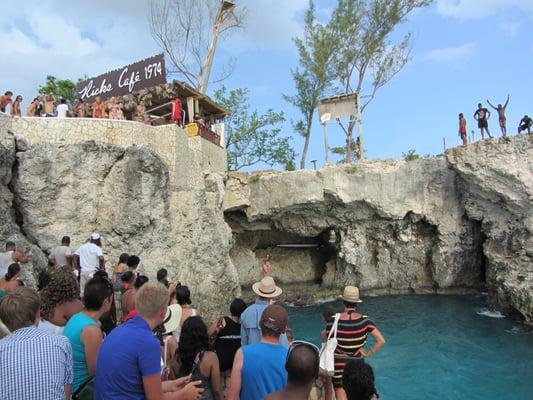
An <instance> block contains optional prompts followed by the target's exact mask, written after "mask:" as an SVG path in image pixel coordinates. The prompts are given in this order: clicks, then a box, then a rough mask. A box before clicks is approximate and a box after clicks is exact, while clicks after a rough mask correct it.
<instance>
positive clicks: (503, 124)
mask: <svg viewBox="0 0 533 400" xmlns="http://www.w3.org/2000/svg"><path fill="white" fill-rule="evenodd" d="M506 122H507V119H506V118H500V128H505V123H506Z"/></svg>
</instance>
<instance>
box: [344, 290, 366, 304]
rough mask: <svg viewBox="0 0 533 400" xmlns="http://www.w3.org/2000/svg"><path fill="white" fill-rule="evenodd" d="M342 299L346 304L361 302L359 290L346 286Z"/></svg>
mask: <svg viewBox="0 0 533 400" xmlns="http://www.w3.org/2000/svg"><path fill="white" fill-rule="evenodd" d="M342 299H343V300H344V301H347V302H348V303H362V302H363V300H361V299H360V298H359V288H358V287H355V286H346V287H345V288H344V293H343V294H342Z"/></svg>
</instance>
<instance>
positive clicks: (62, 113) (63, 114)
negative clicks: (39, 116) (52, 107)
mask: <svg viewBox="0 0 533 400" xmlns="http://www.w3.org/2000/svg"><path fill="white" fill-rule="evenodd" d="M67 113H68V105H67V101H66V100H65V99H61V104H60V105H58V106H57V118H67Z"/></svg>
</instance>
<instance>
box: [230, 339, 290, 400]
mask: <svg viewBox="0 0 533 400" xmlns="http://www.w3.org/2000/svg"><path fill="white" fill-rule="evenodd" d="M242 353H243V357H244V359H243V365H242V372H241V374H242V387H241V396H240V400H257V399H263V398H264V397H265V396H266V395H267V394H269V393H273V392H278V391H280V390H282V389H283V388H284V387H285V385H286V384H287V371H286V370H285V361H286V359H287V349H286V348H285V347H283V346H282V345H279V344H270V343H264V342H259V343H255V344H252V345H249V346H243V347H242Z"/></svg>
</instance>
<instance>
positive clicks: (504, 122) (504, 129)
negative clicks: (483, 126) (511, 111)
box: [487, 95, 509, 137]
mask: <svg viewBox="0 0 533 400" xmlns="http://www.w3.org/2000/svg"><path fill="white" fill-rule="evenodd" d="M487 103H489V106H491V107H492V108H494V109H495V110H496V111H497V112H498V119H499V121H500V129H501V130H502V135H503V136H504V137H505V135H507V118H505V109H506V108H507V104H509V95H507V100H506V101H505V104H504V105H503V106H502V105H501V104H498V107H494V106H493V105H492V104H491V103H490V101H488V100H487ZM489 136H490V135H489Z"/></svg>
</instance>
